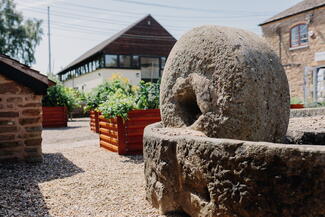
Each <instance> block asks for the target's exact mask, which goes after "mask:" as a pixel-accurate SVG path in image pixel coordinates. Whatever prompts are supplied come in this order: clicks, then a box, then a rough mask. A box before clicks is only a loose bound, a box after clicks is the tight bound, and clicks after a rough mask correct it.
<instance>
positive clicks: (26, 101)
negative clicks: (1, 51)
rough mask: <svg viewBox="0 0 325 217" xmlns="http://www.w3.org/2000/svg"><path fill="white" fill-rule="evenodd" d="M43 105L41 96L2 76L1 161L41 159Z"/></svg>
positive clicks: (0, 76) (0, 104)
mask: <svg viewBox="0 0 325 217" xmlns="http://www.w3.org/2000/svg"><path fill="white" fill-rule="evenodd" d="M41 102H42V96H41V95H36V94H35V93H34V92H33V91H32V90H31V89H29V88H28V87H25V86H23V85H21V84H19V83H17V82H15V81H12V80H10V79H9V78H7V77H5V76H3V75H0V161H12V160H25V161H29V162H36V161H41V160H42V148H41V143H42V139H41V132H42V115H41V111H42V104H41ZM31 141H33V142H31ZM0 206H1V205H0ZM0 209H1V208H0Z"/></svg>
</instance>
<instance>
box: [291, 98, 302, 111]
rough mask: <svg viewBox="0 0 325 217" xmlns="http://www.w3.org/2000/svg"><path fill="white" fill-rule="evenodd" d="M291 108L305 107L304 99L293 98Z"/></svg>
mask: <svg viewBox="0 0 325 217" xmlns="http://www.w3.org/2000/svg"><path fill="white" fill-rule="evenodd" d="M290 108H291V109H302V108H304V104H303V103H302V100H300V99H299V98H295V97H293V98H291V100H290Z"/></svg>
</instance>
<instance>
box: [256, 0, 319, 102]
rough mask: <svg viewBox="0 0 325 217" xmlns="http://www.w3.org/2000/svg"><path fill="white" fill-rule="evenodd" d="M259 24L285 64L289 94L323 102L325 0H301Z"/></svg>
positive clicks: (306, 100)
mask: <svg viewBox="0 0 325 217" xmlns="http://www.w3.org/2000/svg"><path fill="white" fill-rule="evenodd" d="M260 26H261V28H262V31H263V35H264V37H265V38H266V40H267V42H268V43H269V44H270V46H271V47H272V48H273V49H274V50H275V51H276V52H277V53H278V55H279V56H280V58H281V61H282V64H283V66H284V67H285V70H286V74H287V77H288V80H289V85H290V94H291V97H295V98H299V99H300V100H301V101H304V102H305V103H311V102H315V101H318V102H323V101H325V0H304V1H302V2H300V3H298V4H296V5H294V6H293V7H291V8H289V9H287V10H285V11H283V12H281V13H279V14H277V15H275V16H273V17H271V18H270V19H268V20H266V21H265V22H263V23H262V24H260Z"/></svg>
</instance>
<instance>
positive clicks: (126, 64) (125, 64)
mask: <svg viewBox="0 0 325 217" xmlns="http://www.w3.org/2000/svg"><path fill="white" fill-rule="evenodd" d="M119 60H120V67H121V68H131V56H126V55H120V56H119Z"/></svg>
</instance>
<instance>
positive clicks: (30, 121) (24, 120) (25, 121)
mask: <svg viewBox="0 0 325 217" xmlns="http://www.w3.org/2000/svg"><path fill="white" fill-rule="evenodd" d="M19 123H20V124H21V125H23V126H24V125H28V124H37V123H41V118H40V117H37V118H21V119H19Z"/></svg>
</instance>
